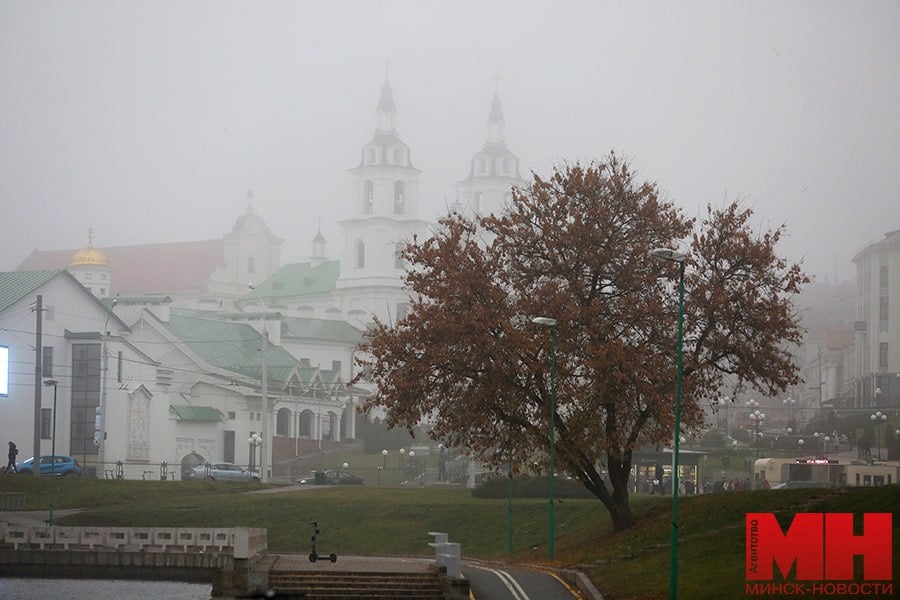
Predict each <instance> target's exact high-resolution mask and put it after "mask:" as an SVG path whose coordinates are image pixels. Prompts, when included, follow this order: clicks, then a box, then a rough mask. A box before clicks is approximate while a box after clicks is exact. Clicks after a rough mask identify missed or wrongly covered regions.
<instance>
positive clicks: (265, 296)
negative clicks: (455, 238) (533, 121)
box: [0, 81, 524, 477]
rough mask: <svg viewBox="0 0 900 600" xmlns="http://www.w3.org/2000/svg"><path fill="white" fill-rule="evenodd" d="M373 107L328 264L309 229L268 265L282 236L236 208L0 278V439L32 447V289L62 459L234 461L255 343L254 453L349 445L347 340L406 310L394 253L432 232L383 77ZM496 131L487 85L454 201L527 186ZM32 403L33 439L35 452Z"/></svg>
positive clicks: (401, 267) (472, 206)
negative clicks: (185, 229) (299, 247)
mask: <svg viewBox="0 0 900 600" xmlns="http://www.w3.org/2000/svg"><path fill="white" fill-rule="evenodd" d="M375 117H376V126H375V132H374V135H373V137H372V138H371V140H369V141H368V142H366V143H365V144H363V146H362V149H361V154H360V160H359V163H358V164H357V165H356V166H355V167H353V168H352V169H350V171H349V173H350V177H351V180H352V192H351V194H350V196H349V197H347V198H344V199H343V202H344V203H345V204H344V206H345V211H344V213H345V215H346V217H345V218H344V219H343V220H342V221H340V223H339V224H340V226H341V229H342V231H343V234H344V239H343V244H342V246H341V248H340V255H339V256H338V257H335V258H329V256H328V253H327V243H326V240H325V238H324V237H323V236H322V235H321V233H318V234H317V235H316V236H315V238H314V239H313V240H312V255H311V256H310V258H309V260H308V261H305V262H298V263H291V264H284V265H283V264H281V245H282V240H281V239H280V238H278V237H277V236H275V235H274V234H273V232H272V231H271V230H270V229H269V227H268V226H267V224H266V223H265V221H264V220H263V219H262V217H261V216H259V215H258V214H256V212H255V211H254V210H253V208H252V206H248V208H247V210H246V212H245V213H244V214H243V215H241V216H240V217H238V218H237V220H236V221H235V224H234V227H233V228H232V230H231V231H230V232H228V233H226V234H224V235H223V237H222V239H218V240H204V241H193V242H179V243H166V244H143V245H134V246H118V247H104V248H102V249H99V248H96V247H94V232H93V231H92V230H89V232H88V240H87V246H86V247H84V248H82V249H73V250H52V251H39V250H35V251H34V252H33V253H32V254H31V255H30V256H28V257H27V258H26V259H25V260H24V261H23V262H22V263H21V264H20V265H19V267H18V269H17V270H16V272H14V273H0V284H2V287H3V289H2V292H3V293H2V294H0V299H2V298H6V299H7V300H8V302H7V304H6V305H0V323H2V324H3V325H4V327H5V328H6V329H4V330H3V332H2V333H0V344H3V345H9V346H10V352H11V357H12V358H13V360H14V361H15V362H14V363H13V364H14V365H15V370H14V371H12V372H11V385H12V389H13V390H14V393H11V394H10V399H9V400H10V401H9V402H7V403H5V404H4V405H3V407H2V410H0V435H4V436H6V437H9V438H10V439H12V438H13V437H15V438H16V439H18V440H20V443H19V445H20V447H23V448H27V447H28V436H29V435H30V432H31V431H32V429H33V428H32V427H31V424H32V421H33V417H32V416H31V415H32V410H31V408H30V406H31V405H32V404H33V400H32V399H33V397H34V377H33V361H34V356H35V354H34V351H33V350H29V344H30V343H32V342H33V333H32V334H30V337H29V334H27V333H26V334H22V333H18V332H31V331H33V328H34V316H33V315H30V314H28V312H27V310H26V308H25V307H26V306H27V304H28V303H29V302H30V301H33V295H34V294H36V293H43V294H45V297H46V302H47V304H46V307H45V308H46V309H47V314H46V320H47V322H48V323H47V328H46V330H45V331H46V333H45V336H46V337H45V341H44V343H42V344H41V345H42V346H43V348H42V352H43V353H44V355H45V356H47V357H48V363H47V365H48V366H47V369H48V370H45V376H47V377H49V376H51V375H52V376H53V377H55V378H57V379H59V381H60V383H59V384H58V393H59V400H60V411H59V414H58V421H57V424H58V426H59V427H60V429H59V435H58V436H57V453H58V454H75V455H76V456H78V457H79V458H80V459H81V460H82V461H83V462H84V463H85V466H86V467H87V472H88V473H91V474H95V475H96V476H98V477H103V476H109V475H110V474H111V469H112V468H113V465H115V463H116V461H124V463H125V466H126V470H127V471H128V472H127V473H126V476H127V477H134V476H135V473H137V474H138V476H140V472H141V471H142V470H144V469H150V470H154V472H155V469H157V468H158V466H159V464H160V463H163V462H165V463H168V464H169V465H170V466H169V469H170V471H171V472H172V473H175V474H176V476H177V475H178V472H179V468H180V467H182V466H192V465H193V464H195V463H196V462H197V461H198V460H206V461H228V462H236V463H239V464H247V463H248V461H249V458H250V450H249V448H248V442H247V439H248V437H249V435H251V434H252V433H260V432H262V430H263V428H262V423H261V419H262V418H263V414H264V411H263V410H262V407H263V404H262V394H261V381H262V372H263V364H262V362H261V360H260V356H261V352H260V351H261V350H262V348H263V344H266V346H265V348H266V353H265V354H266V356H267V358H268V361H267V363H266V369H265V372H266V374H267V382H268V398H269V403H270V411H269V427H268V431H269V435H270V436H271V440H270V441H267V442H266V443H265V446H264V447H268V448H269V450H268V452H270V453H271V454H269V457H270V458H269V460H267V463H268V464H270V465H272V467H273V474H274V475H276V476H277V475H279V474H281V475H284V473H285V468H287V467H286V466H285V465H287V464H288V463H290V461H291V460H292V459H293V458H295V457H297V456H300V455H303V454H305V453H309V452H313V451H318V450H320V449H322V448H323V447H327V446H328V445H331V444H335V443H338V442H339V441H341V440H343V439H346V438H354V437H355V435H356V418H357V415H356V407H357V406H358V404H359V402H360V399H361V398H362V397H363V396H365V395H366V394H367V393H368V392H367V390H366V389H365V386H361V387H354V386H350V385H349V382H350V380H351V379H352V378H353V375H354V365H353V361H354V355H355V352H356V346H357V345H358V344H359V342H360V341H361V340H362V335H363V330H364V329H365V328H366V327H367V326H368V325H370V324H371V323H372V322H373V320H374V319H375V318H378V319H380V320H381V321H383V322H386V323H395V322H396V321H397V320H398V319H402V318H403V317H404V316H405V314H406V311H407V310H408V307H409V297H408V293H407V291H406V289H405V288H404V285H403V275H404V272H405V268H406V265H405V264H404V263H403V262H402V260H401V259H400V256H399V252H400V250H401V249H402V248H403V245H404V244H405V243H407V242H409V241H411V240H413V239H414V238H418V239H419V240H424V239H426V238H427V237H428V236H429V235H430V234H429V227H430V224H429V222H428V221H426V220H425V219H423V215H422V214H421V210H420V208H421V204H422V198H421V197H420V193H419V181H420V177H421V174H422V172H421V171H420V170H419V169H417V168H416V167H414V166H413V161H412V150H411V149H410V148H409V146H407V145H406V144H405V143H404V142H403V141H402V140H401V139H400V137H399V134H398V132H397V127H396V120H397V109H396V106H395V104H394V100H393V91H392V89H391V86H390V84H389V82H388V81H385V82H384V85H383V86H382V88H381V94H380V97H379V101H378V104H377V107H376V114H375ZM503 126H504V122H503V115H502V111H501V108H500V101H499V99H498V98H497V97H496V96H495V97H494V100H493V103H492V106H491V110H490V113H489V116H488V120H487V139H486V142H485V145H484V147H483V148H482V149H481V150H479V151H478V152H476V154H475V156H474V157H473V158H472V160H471V163H470V168H469V173H468V177H467V178H466V179H465V180H463V181H462V182H460V185H459V190H460V198H458V199H457V202H456V204H455V208H456V209H457V210H460V211H461V212H466V213H468V214H472V213H488V212H494V211H498V210H500V209H501V208H502V206H503V203H504V202H506V201H507V200H508V199H509V193H510V188H511V186H514V185H515V186H520V185H524V182H523V181H522V179H521V177H520V175H519V161H518V158H517V157H516V156H515V155H514V154H513V153H512V152H510V151H509V149H508V148H507V147H506V142H505V139H504V135H503ZM79 283H80V284H81V285H79ZM251 284H252V288H251ZM87 292H89V293H87ZM112 298H115V299H116V301H115V304H114V303H113V300H112ZM263 331H265V333H266V335H265V336H264V335H263V334H262V333H263ZM11 337H15V338H16V339H15V340H13V341H9V340H7V338H11ZM266 339H267V340H268V342H266ZM29 364H31V365H32V367H29V366H28V365H29ZM76 375H77V376H76ZM43 396H44V398H45V399H44V401H43V405H46V404H47V402H48V401H47V400H46V397H47V393H46V391H45V392H44V394H43ZM48 410H49V409H48V408H42V411H48ZM41 414H42V422H41V433H42V441H41V444H40V445H41V448H40V450H41V452H48V451H49V448H48V446H47V445H48V443H49V440H48V439H47V436H44V435H43V434H44V433H46V432H45V431H44V430H45V429H46V427H45V425H47V423H45V422H44V421H45V420H46V419H47V418H48V417H47V414H46V413H45V412H42V413H41ZM23 434H24V435H23Z"/></svg>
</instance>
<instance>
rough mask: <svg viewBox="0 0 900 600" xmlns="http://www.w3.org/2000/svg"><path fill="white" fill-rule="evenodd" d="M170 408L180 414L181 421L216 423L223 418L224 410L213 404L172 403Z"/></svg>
mask: <svg viewBox="0 0 900 600" xmlns="http://www.w3.org/2000/svg"><path fill="white" fill-rule="evenodd" d="M169 409H170V410H171V411H172V412H174V413H175V414H176V415H178V420H179V421H207V422H212V423H215V422H217V421H221V420H222V411H220V410H219V409H217V408H212V407H211V406H188V405H187V404H172V405H170V406H169Z"/></svg>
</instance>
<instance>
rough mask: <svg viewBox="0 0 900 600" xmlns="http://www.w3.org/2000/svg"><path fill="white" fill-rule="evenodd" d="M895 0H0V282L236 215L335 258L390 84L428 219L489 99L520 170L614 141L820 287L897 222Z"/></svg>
mask: <svg viewBox="0 0 900 600" xmlns="http://www.w3.org/2000/svg"><path fill="white" fill-rule="evenodd" d="M898 31H900V4H898V3H897V2H894V1H884V2H827V1H819V0H815V1H809V2H803V1H798V2H783V1H780V0H779V1H772V2H766V1H756V2H721V1H709V2H679V3H671V4H670V3H660V2H628V3H625V2H593V1H591V2H588V1H585V2H579V1H571V0H568V1H560V2H522V1H516V2H512V1H507V2H490V1H477V2H458V1H454V2H449V1H444V2H423V1H420V0H414V1H413V0H410V1H386V2H364V1H359V2H305V1H304V2H301V1H283V2H277V1H267V2H235V1H228V0H214V1H205V2H199V1H190V2H187V1H186V2H161V1H160V0H153V1H130V2H116V1H112V0H110V1H107V2H97V1H85V0H77V1H74V0H73V1H71V2H66V1H56V2H52V1H48V2H33V1H30V0H6V1H4V2H3V3H2V4H0V202H2V216H3V224H4V232H3V235H2V236H0V270H10V269H14V268H15V267H16V266H17V265H18V264H19V263H20V262H21V261H22V260H24V259H25V258H26V256H27V255H28V254H29V253H30V252H31V251H32V250H34V249H35V248H37V249H40V250H52V249H67V248H73V249H76V248H81V247H83V246H84V245H85V244H86V240H87V237H86V233H85V232H86V230H87V229H88V228H89V227H90V228H93V230H94V231H95V234H94V244H95V246H97V247H99V248H103V247H105V246H120V245H129V244H145V243H157V242H176V241H188V240H205V239H217V238H220V237H221V236H222V235H223V234H224V233H226V232H228V231H230V230H231V227H232V225H233V223H234V222H235V220H236V219H237V217H239V216H240V215H241V214H242V213H243V212H244V210H245V208H246V207H247V204H248V190H252V192H253V199H252V205H253V208H254V209H255V210H256V211H257V212H258V213H259V214H260V215H261V216H262V217H263V218H264V219H265V220H266V222H267V223H268V225H269V227H270V228H271V229H272V230H273V232H274V233H275V234H276V235H278V236H279V237H281V238H284V240H285V242H284V246H283V252H282V262H293V261H300V260H305V259H306V257H308V256H309V255H310V253H311V246H310V241H311V239H312V237H313V236H314V235H315V233H316V229H317V227H318V226H319V224H320V223H321V228H322V232H323V234H324V235H325V237H326V238H327V239H328V242H329V246H328V254H329V255H330V256H332V257H336V256H338V255H339V253H340V248H341V237H340V230H339V228H338V226H337V221H338V220H339V219H341V218H342V217H345V216H348V214H349V211H350V203H351V198H350V197H349V189H350V186H349V181H350V180H349V175H348V174H347V169H350V168H352V167H354V166H356V165H357V164H358V163H359V160H360V154H361V148H362V146H363V144H365V143H366V142H367V141H369V139H371V136H372V134H373V132H374V129H375V107H376V103H377V100H378V93H379V90H380V87H381V84H382V82H383V81H384V78H385V76H386V72H387V76H388V77H389V79H390V82H391V85H392V87H393V92H394V99H395V102H396V105H397V110H398V131H399V134H400V137H401V139H403V140H404V141H405V142H406V143H407V144H408V145H409V146H410V148H411V150H412V160H413V164H414V165H415V166H416V167H418V168H419V169H422V171H423V173H422V178H421V191H422V194H423V198H424V199H425V203H424V206H425V208H426V210H425V212H424V213H423V214H422V215H421V216H422V217H424V218H426V219H436V218H437V215H438V213H439V212H441V211H442V210H443V209H444V208H445V206H446V205H447V204H449V203H450V202H452V201H453V199H454V195H455V193H456V182H458V181H460V180H462V179H465V178H466V177H467V175H468V171H469V161H470V159H471V158H472V155H473V154H474V153H475V152H477V151H478V150H479V149H480V148H481V147H482V145H483V143H484V141H485V138H486V128H485V122H486V119H487V116H488V112H489V109H490V104H491V100H492V98H493V96H494V94H495V92H496V93H498V94H499V97H500V99H501V101H502V106H503V114H504V117H505V121H506V140H507V143H508V145H509V147H510V149H511V150H512V151H513V152H514V153H516V154H517V155H518V156H519V157H520V159H521V166H522V174H523V176H527V173H528V172H529V171H531V170H533V171H535V172H537V173H541V174H546V173H548V172H549V171H550V170H551V169H552V167H553V165H554V164H560V163H561V162H563V161H570V162H571V161H576V160H581V161H584V160H590V159H592V158H599V157H603V156H604V155H606V154H607V153H608V152H609V151H610V150H611V149H614V150H616V151H617V152H618V153H619V154H621V155H623V156H625V157H627V158H629V159H630V160H631V162H632V165H633V166H634V168H636V169H637V170H638V171H639V173H640V174H641V176H642V177H643V178H646V179H650V180H653V181H656V182H657V183H658V184H659V186H660V187H661V189H662V190H663V191H664V193H665V195H666V197H667V198H668V199H670V200H672V201H673V202H675V203H676V204H677V205H679V206H681V207H682V208H683V209H684V210H685V211H686V213H687V214H689V215H695V214H698V213H700V211H701V210H702V209H703V207H705V205H706V204H707V203H712V204H715V205H720V204H722V203H723V202H724V201H725V200H726V199H727V200H732V199H735V198H741V199H743V200H744V202H745V203H746V204H747V205H749V206H751V207H752V208H754V210H755V211H756V214H757V221H756V222H757V224H758V226H759V227H774V226H778V225H780V224H782V223H784V224H785V225H786V226H787V228H788V232H789V237H788V238H787V239H786V240H785V242H784V244H783V246H782V251H783V253H784V254H786V255H787V256H788V257H790V258H792V259H794V260H800V259H803V261H804V265H805V268H806V270H807V271H808V272H810V273H812V274H815V275H816V276H817V278H818V279H819V280H823V281H824V280H826V279H827V280H831V281H833V280H834V279H835V277H837V279H838V280H845V279H849V278H851V277H852V276H853V270H852V263H851V259H852V257H853V255H854V254H855V253H856V252H857V251H858V250H860V249H861V248H862V247H863V246H864V245H865V244H866V243H868V242H870V241H874V240H877V239H879V238H881V237H882V236H883V234H884V233H885V232H886V231H889V230H893V229H898V228H900V209H898V206H900V202H898V199H900V167H898V165H900V36H898V35H897V32H898Z"/></svg>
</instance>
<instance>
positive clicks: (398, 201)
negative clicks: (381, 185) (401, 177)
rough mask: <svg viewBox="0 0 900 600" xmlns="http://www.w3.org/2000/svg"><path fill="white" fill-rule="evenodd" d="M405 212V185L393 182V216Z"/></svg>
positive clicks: (400, 182)
mask: <svg viewBox="0 0 900 600" xmlns="http://www.w3.org/2000/svg"><path fill="white" fill-rule="evenodd" d="M405 211H406V183H404V182H403V181H395V182H394V214H395V215H402V214H403V213H404V212H405Z"/></svg>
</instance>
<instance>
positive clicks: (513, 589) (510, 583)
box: [470, 565, 530, 600]
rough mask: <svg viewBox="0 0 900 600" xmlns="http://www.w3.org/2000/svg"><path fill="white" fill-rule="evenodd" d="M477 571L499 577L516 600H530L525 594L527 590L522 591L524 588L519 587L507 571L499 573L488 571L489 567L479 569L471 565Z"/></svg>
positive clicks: (495, 570)
mask: <svg viewBox="0 0 900 600" xmlns="http://www.w3.org/2000/svg"><path fill="white" fill-rule="evenodd" d="M470 566H471V567H473V568H475V569H481V570H482V571H487V572H489V573H493V574H494V575H496V576H497V578H498V579H499V580H500V581H501V582H502V583H503V585H505V586H506V589H508V590H509V593H510V594H512V597H513V598H514V599H515V600H530V598H529V597H528V594H526V593H525V590H523V589H522V586H520V585H519V582H518V581H516V580H515V578H514V577H513V576H512V575H510V574H509V573H507V572H506V571H499V570H497V569H488V568H487V567H479V566H476V565H470Z"/></svg>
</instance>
